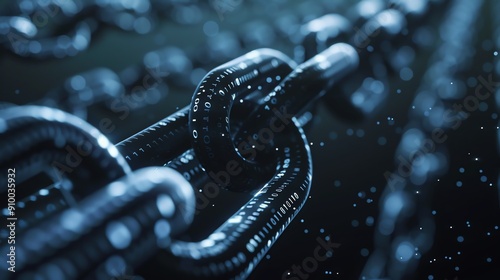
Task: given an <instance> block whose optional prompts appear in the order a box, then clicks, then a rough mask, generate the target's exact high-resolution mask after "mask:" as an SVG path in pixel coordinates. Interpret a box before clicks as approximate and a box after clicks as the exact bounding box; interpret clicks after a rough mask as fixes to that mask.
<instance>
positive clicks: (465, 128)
mask: <svg viewBox="0 0 500 280" xmlns="http://www.w3.org/2000/svg"><path fill="white" fill-rule="evenodd" d="M184 2H185V3H187V2H188V1H184ZM235 2H236V1H235ZM311 2H312V1H273V2H269V3H266V2H265V1H242V3H241V4H239V5H236V6H235V7H234V9H232V10H231V11H227V12H225V13H223V14H222V18H221V17H219V16H218V14H217V11H216V10H215V9H214V8H213V7H210V6H208V5H206V4H203V5H201V7H202V11H203V13H202V17H201V18H200V21H199V22H197V23H195V24H192V25H185V24H181V23H178V22H176V21H175V20H172V18H169V17H168V16H167V17H165V18H162V19H160V21H159V22H158V24H157V26H155V27H154V29H153V30H152V32H151V33H148V34H143V35H139V34H136V33H134V32H126V31H122V30H120V29H118V28H115V27H111V26H106V27H103V28H102V29H101V30H100V31H99V32H98V33H97V35H96V36H95V37H93V38H92V39H93V40H92V43H91V45H90V47H89V49H88V50H86V51H85V52H83V53H81V54H78V55H77V56H75V57H70V58H64V59H47V60H35V59H27V58H20V57H17V56H15V55H12V54H10V53H8V52H3V53H1V56H0V69H1V70H0V71H1V72H0V85H1V86H0V101H7V102H12V103H15V104H18V105H22V104H28V103H33V102H36V101H37V100H39V99H41V98H42V97H43V96H44V95H45V94H46V93H47V92H48V91H50V90H51V89H54V88H56V87H58V86H61V85H62V84H63V83H64V81H65V80H66V79H67V78H68V77H70V76H72V75H75V74H77V73H80V72H83V71H87V70H90V69H93V68H96V67H107V68H110V69H112V70H114V71H116V72H120V71H121V70H123V69H125V68H126V67H128V66H130V65H134V64H140V63H141V61H142V58H143V56H144V54H146V53H147V52H149V51H152V50H156V49H159V48H161V47H164V46H168V45H172V46H178V47H181V48H182V49H184V50H185V51H186V52H187V53H188V54H190V55H191V56H196V55H199V54H200V53H201V52H202V49H203V48H205V47H206V45H205V44H206V41H207V36H206V35H205V34H204V32H203V24H204V23H205V22H206V21H209V20H210V21H213V22H215V23H217V25H218V26H219V33H220V32H226V31H227V32H233V34H236V35H238V36H239V37H240V38H244V37H245V36H248V34H251V33H258V32H259V30H255V29H251V28H249V27H248V23H250V22H254V21H260V20H262V21H264V22H268V23H272V22H274V21H275V20H276V19H277V18H279V17H280V16H282V15H285V14H291V15H296V16H297V17H298V18H299V19H300V20H301V21H307V20H310V19H313V18H315V17H317V16H319V15H321V14H322V12H323V11H322V10H321V9H320V8H317V6H319V4H317V3H314V4H313V3H311ZM318 2H320V1H318ZM324 2H325V3H326V2H328V1H324ZM332 2H333V1H332ZM353 2H355V1H346V2H345V3H341V4H330V6H331V7H332V9H334V11H338V12H339V13H343V12H344V11H346V10H347V8H348V7H350V6H352V5H353ZM493 2H494V1H486V3H485V5H483V8H482V12H481V15H482V16H481V17H480V18H479V19H478V22H477V26H476V29H475V30H470V32H474V34H475V35H476V36H475V37H476V40H475V43H474V44H475V50H476V54H475V57H474V62H473V64H472V65H471V67H470V69H469V70H468V73H467V75H466V76H464V77H461V79H463V80H464V81H465V80H466V79H468V78H469V77H477V76H479V75H483V76H485V77H486V76H487V75H488V74H490V73H492V72H491V69H490V68H489V67H488V66H484V65H485V63H492V62H493V61H494V59H495V56H494V54H493V53H494V51H500V50H499V49H495V48H494V47H493V43H492V42H493V41H492V40H493V39H492V36H493V35H492V34H493V28H492V27H493V24H492V16H493V13H492V10H491V9H492V6H493V5H492V3H493ZM179 5H185V4H183V1H179ZM334 6H338V7H334ZM335 9H337V10H335ZM173 13H174V12H172V14H171V15H172V17H173ZM436 21H437V19H434V22H431V27H432V28H433V29H431V30H433V32H434V33H433V35H434V36H435V38H437V30H436V28H435V27H436V26H437V24H436ZM245 30H248V31H245ZM260 32H263V31H260ZM246 33H248V34H246ZM269 38H271V37H268V39H269ZM435 42H436V44H438V43H439V42H438V39H435ZM255 47H270V48H274V49H277V50H280V51H283V52H284V53H286V54H288V55H290V56H293V44H292V43H291V42H289V41H287V40H286V39H284V38H281V37H278V36H276V37H275V38H274V40H267V41H264V42H263V43H259V44H254V45H252V44H247V45H246V46H245V48H242V49H239V50H236V53H237V54H238V55H240V54H243V53H245V52H246V51H248V50H251V49H253V48H255ZM433 47H435V46H433ZM433 47H431V48H429V49H424V50H418V51H417V58H418V59H417V60H416V62H415V63H413V64H412V65H411V68H412V69H413V72H414V77H413V79H411V80H410V81H403V80H401V79H400V78H399V77H397V76H394V77H391V80H390V81H391V83H390V84H391V89H390V94H389V98H388V99H387V102H385V103H383V104H382V105H381V106H380V107H379V108H378V110H377V113H376V114H374V115H373V116H370V118H369V119H367V120H365V121H362V122H358V123H353V122H349V121H346V120H341V119H339V118H337V117H336V116H335V115H333V114H332V113H331V112H330V110H329V108H328V106H326V105H325V104H323V102H321V101H320V102H319V103H318V104H317V111H316V114H315V116H314V119H313V121H312V125H311V126H310V128H308V130H307V137H308V141H309V142H310V143H311V150H312V156H313V160H314V169H313V170H314V171H313V185H312V190H311V194H310V195H311V197H310V199H309V201H308V202H307V203H306V205H305V206H304V208H303V209H302V211H301V212H300V214H299V215H298V216H297V217H296V218H295V220H294V221H293V222H292V224H291V225H290V226H289V227H288V229H286V230H285V232H284V234H283V235H282V236H281V237H280V238H279V240H278V241H277V242H276V244H275V245H274V246H273V247H272V249H271V250H270V251H269V253H268V255H267V256H266V257H265V258H264V259H263V260H262V261H261V263H260V264H259V265H258V266H257V268H256V269H255V271H254V272H253V273H252V275H251V276H250V279H281V277H282V275H283V273H284V272H285V271H286V270H288V269H290V267H291V266H292V265H293V264H300V263H301V262H302V261H303V260H304V258H306V257H308V256H312V253H313V250H314V249H315V248H316V246H317V245H318V243H317V242H316V238H317V237H324V236H327V235H329V236H330V237H331V238H332V240H333V241H334V242H335V243H340V244H341V246H340V247H339V248H336V249H335V250H334V254H333V257H332V258H329V259H328V260H326V261H324V262H320V263H319V267H318V269H317V270H316V271H315V272H313V273H311V275H310V278H309V279H357V278H358V277H359V275H360V272H361V270H362V269H363V267H364V265H365V262H366V260H367V257H366V256H363V254H362V250H363V249H365V250H368V251H369V252H372V249H373V242H374V231H375V230H374V228H375V227H374V226H369V225H367V224H366V223H365V221H366V219H367V217H373V218H374V219H375V222H376V221H377V216H378V212H379V210H378V209H379V203H380V200H379V197H380V195H381V193H382V191H383V189H384V187H385V185H386V181H385V178H384V176H383V174H384V173H385V172H386V171H393V170H395V167H396V165H395V160H394V155H395V148H396V147H397V145H398V143H399V140H400V137H401V131H402V129H403V128H404V127H405V125H406V124H407V123H408V118H409V114H408V112H409V110H410V107H411V105H410V104H411V102H412V100H413V97H414V94H415V90H416V89H417V88H418V86H419V85H420V81H421V78H422V73H423V72H424V71H425V69H426V67H427V65H428V57H429V55H430V54H431V53H432V51H433ZM235 57H236V56H235ZM497 60H498V58H497ZM221 62H223V61H221ZM217 65H218V64H216V63H215V62H211V63H207V64H206V65H204V66H203V68H204V70H205V71H208V70H210V69H211V68H213V67H215V66H217ZM497 79H498V78H497ZM195 87H196V85H195V84H192V85H190V86H186V87H176V86H172V85H169V91H168V95H167V97H166V98H164V99H162V100H161V101H160V102H158V103H157V104H154V105H150V106H147V107H145V108H142V109H139V110H136V111H133V112H132V113H131V115H130V116H128V117H127V118H125V119H124V120H121V119H119V118H118V116H117V114H115V113H113V112H111V111H109V110H107V109H106V108H105V107H104V106H102V105H99V104H97V105H94V106H92V107H91V108H89V118H88V121H89V122H90V123H91V124H93V125H95V126H98V124H99V120H100V119H102V118H104V117H108V118H111V119H112V120H113V123H114V124H115V125H116V126H117V129H116V130H115V131H113V132H112V133H109V134H107V136H108V137H109V138H110V139H111V141H112V142H114V143H117V142H119V141H121V140H123V139H124V138H126V137H128V136H130V135H132V134H133V133H135V132H137V131H139V130H142V129H143V128H145V127H147V126H148V125H150V124H152V123H154V122H156V121H158V120H160V119H162V118H164V117H166V116H167V115H169V114H171V113H173V112H174V111H176V110H177V109H179V108H182V107H184V106H185V105H187V104H188V103H189V102H190V99H191V95H192V93H193V92H194V89H195ZM398 90H400V93H398V92H397V91H398ZM473 90H474V88H473V87H469V88H468V94H473ZM485 102H486V103H487V109H486V110H485V111H481V110H477V111H475V112H474V113H472V114H471V116H470V118H469V119H467V120H466V121H465V122H464V123H463V125H462V126H461V127H460V128H459V129H458V130H456V131H449V132H448V135H449V139H448V140H447V141H446V142H445V146H446V147H447V149H448V156H449V165H448V167H447V172H446V174H445V175H443V176H440V177H439V181H437V180H436V181H435V182H434V183H432V184H428V185H425V186H424V187H425V188H430V189H432V201H431V205H432V209H433V210H435V211H436V215H435V216H434V222H435V225H436V234H435V236H434V243H433V247H432V249H431V250H430V251H429V252H428V253H426V254H424V255H423V256H422V258H421V260H420V265H419V267H418V269H417V272H416V274H415V279H428V277H429V275H432V276H433V277H434V279H499V278H500V276H499V272H500V254H499V253H498V249H499V248H500V242H499V241H500V230H499V229H498V226H500V215H499V199H500V196H499V189H498V171H499V168H498V167H499V161H498V152H497V145H498V144H497V143H498V139H497V133H498V121H497V119H496V115H495V114H496V113H498V105H496V103H495V98H494V97H493V95H492V96H491V97H490V98H488V99H487V100H486V101H485ZM388 117H389V118H394V122H389V121H388V119H387V118H388ZM351 134H352V135H351ZM381 137H384V138H385V139H386V144H384V145H381V144H380V143H379V141H380V138H381ZM460 168H464V169H465V172H464V173H461V172H460V171H459V169H460ZM481 176H486V177H487V179H486V182H482V181H481V179H480V178H481ZM457 181H461V182H462V186H461V187H457V184H456V183H457ZM372 187H375V188H376V191H375V192H372V191H371V190H373V188H372ZM360 192H364V193H365V195H364V196H363V198H361V197H359V196H358V193H360ZM367 199H372V200H373V202H370V203H369V202H367ZM353 204H356V207H354V206H353ZM353 221H358V222H359V225H358V226H354V225H353ZM354 224H356V222H355V223H354ZM468 225H470V226H468ZM458 236H463V238H464V241H463V242H458V240H457V237H458ZM459 252H460V253H459ZM487 258H491V262H488V261H487ZM434 259H435V260H434ZM150 268H151V267H148V269H147V270H146V269H142V270H141V269H139V270H138V271H137V273H136V274H137V275H142V276H143V277H144V278H146V279H148V278H149V277H151V275H152V273H153V272H152V271H151V270H149V269H150ZM457 268H458V269H457ZM157 269H158V270H159V271H161V270H160V268H157ZM159 271H156V272H154V273H157V272H159Z"/></svg>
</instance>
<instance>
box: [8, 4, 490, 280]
mask: <svg viewBox="0 0 500 280" xmlns="http://www.w3.org/2000/svg"><path fill="white" fill-rule="evenodd" d="M367 3H371V4H372V7H371V9H370V10H369V11H370V13H369V15H365V14H358V15H357V16H356V17H355V18H354V20H352V21H350V20H348V19H346V18H345V17H343V16H341V15H338V14H329V15H324V16H322V17H320V18H317V19H313V20H311V21H309V22H308V23H306V24H304V25H302V26H301V27H300V28H299V29H300V33H298V35H297V36H295V37H294V39H293V40H294V41H295V43H297V46H296V47H295V50H294V58H295V61H293V60H291V59H290V58H288V57H287V56H286V55H284V54H283V53H281V52H279V51H276V50H271V49H257V50H254V51H251V52H249V53H247V54H245V55H243V56H241V57H239V58H236V59H233V60H231V61H229V62H227V63H225V64H223V65H221V66H219V67H216V68H215V69H213V70H212V71H210V72H209V73H208V74H207V75H205V77H204V78H203V79H202V81H201V82H200V83H199V84H198V87H197V89H196V90H195V93H194V95H193V98H192V102H191V104H190V105H189V106H187V107H185V108H183V109H181V110H179V111H178V112H176V113H174V114H172V115H170V116H168V117H166V118H165V119H163V120H161V121H159V122H157V123H156V124H154V125H152V126H150V127H148V128H146V129H145V130H143V131H141V132H139V133H137V134H135V135H133V136H131V137H129V138H127V139H125V140H124V141H122V142H120V143H118V144H116V145H111V144H110V143H109V141H108V140H107V138H106V137H105V136H104V135H102V134H101V133H100V132H99V131H98V130H97V129H95V128H93V127H91V126H90V125H89V124H87V123H86V122H85V121H83V120H82V119H79V118H76V117H75V116H73V115H71V114H69V113H67V112H63V111H61V110H59V109H53V108H48V107H45V106H56V105H57V106H61V103H62V104H63V106H61V107H62V109H65V110H66V111H70V112H71V113H73V114H76V115H78V116H80V117H83V118H85V117H86V107H88V106H89V105H90V104H92V103H93V102H101V101H106V100H108V101H109V100H113V99H114V98H116V97H117V96H121V95H123V94H124V92H125V91H126V90H125V89H126V88H128V89H130V88H132V86H133V84H134V82H130V80H132V81H138V80H140V79H141V78H143V77H145V75H150V78H154V76H155V75H154V74H151V72H148V71H149V70H151V69H154V73H156V74H157V76H159V77H163V78H166V77H170V75H172V76H171V78H172V80H177V79H176V77H179V76H181V75H179V76H176V70H178V72H177V74H178V73H185V72H187V71H191V70H192V69H193V65H190V63H189V62H188V61H189V59H188V58H187V56H186V55H185V54H184V53H183V51H182V50H179V49H173V48H168V49H164V50H160V51H157V52H151V53H149V54H147V55H146V56H145V57H144V64H143V65H141V66H140V67H138V68H137V67H135V68H130V69H127V71H124V72H123V73H121V74H120V75H119V74H116V73H114V72H113V71H111V70H109V69H96V70H93V71H90V72H86V73H82V74H79V75H76V76H73V77H72V78H70V79H68V81H67V82H66V84H65V85H64V86H63V87H62V88H61V89H58V90H56V91H54V92H55V93H54V95H53V96H52V97H51V98H48V99H44V100H41V101H40V102H38V104H39V105H45V106H36V105H31V106H23V107H17V106H14V105H12V106H11V105H5V107H6V108H5V109H3V110H0V117H1V119H0V147H1V149H2V150H1V151H2V155H3V157H2V159H1V160H0V166H2V168H15V169H16V170H17V171H18V178H19V182H20V183H21V182H22V181H23V180H28V179H29V178H30V177H32V176H33V175H35V174H37V173H40V172H46V173H47V174H49V175H50V176H51V178H53V180H54V181H55V184H53V185H51V186H50V187H48V188H43V189H38V187H39V186H38V187H34V188H32V189H26V190H23V192H24V195H25V196H27V197H30V198H31V197H33V199H30V200H27V201H23V205H24V207H23V208H25V211H26V213H27V214H26V217H27V218H26V220H25V222H24V224H23V225H21V229H20V235H19V237H18V240H19V242H18V245H17V246H16V247H17V250H18V251H17V252H18V262H17V265H16V269H17V270H18V273H20V274H21V276H22V277H27V278H30V277H34V275H38V276H41V277H45V278H47V279H54V277H60V278H64V279H69V278H79V277H90V278H98V279H109V277H117V276H120V275H122V274H124V273H126V272H127V271H129V270H130V269H132V268H133V267H136V266H138V265H140V263H141V261H143V260H144V259H145V258H147V257H149V256H152V255H153V254H156V253H157V252H158V251H159V252H160V254H164V255H165V256H166V259H168V260H169V264H168V265H169V267H170V268H169V269H172V270H174V269H175V270H178V271H180V272H181V273H184V274H185V275H190V276H196V277H208V278H220V277H222V278H234V279H244V278H246V277H248V275H249V274H250V273H251V272H252V270H253V269H254V268H255V266H256V265H257V264H258V263H259V262H260V261H261V260H262V258H263V257H264V255H265V254H266V253H267V251H268V250H269V249H270V247H271V246H272V245H273V244H274V243H275V242H276V240H277V239H278V238H279V236H280V235H281V233H282V232H283V231H284V230H285V228H286V227H287V226H288V225H289V223H290V222H291V221H292V220H293V218H294V217H295V216H296V215H297V213H298V212H299V211H300V209H301V208H302V206H303V205H304V203H305V202H306V201H307V198H308V194H309V190H310V187H311V181H312V159H311V154H310V151H309V146H308V143H307V140H306V136H305V133H304V130H303V128H302V127H303V125H304V124H305V123H307V121H303V122H301V121H300V119H301V118H298V117H299V116H301V114H302V113H303V112H304V110H307V109H308V106H311V104H314V102H315V101H316V100H317V99H318V98H321V97H324V98H325V101H326V102H327V104H329V106H330V108H331V109H332V110H333V111H334V112H335V113H336V114H337V115H338V116H340V117H343V118H348V119H359V118H366V117H369V116H370V115H371V114H372V113H373V112H374V111H375V110H376V108H377V107H378V106H379V104H380V103H382V102H383V101H384V100H385V98H386V97H387V92H388V88H389V85H388V80H387V76H388V75H390V74H391V73H392V72H399V70H400V69H402V68H403V67H405V66H407V65H408V64H409V63H411V60H408V59H406V56H405V55H404V53H405V51H408V49H409V48H414V47H419V46H422V45H425V44H426V42H425V40H420V39H418V37H417V36H415V35H414V34H415V33H416V32H417V29H418V27H419V24H420V21H422V20H424V19H426V18H427V17H428V16H429V14H430V11H432V10H436V8H440V9H441V8H443V7H448V5H445V3H441V2H437V3H434V2H430V1H425V0H420V1H389V3H387V5H382V4H381V3H382V2H381V1H365V2H363V3H362V4H365V5H367ZM157 5H158V7H161V6H162V5H161V1H151V2H150V1H142V2H141V1H129V2H128V1H88V2H83V1H82V2H80V1H57V0H54V1H20V2H19V3H18V4H17V5H15V6H16V8H17V12H18V13H19V14H20V15H19V14H18V15H14V16H8V17H2V18H0V35H2V37H1V40H2V41H0V43H2V44H3V45H4V47H6V48H7V49H9V50H10V51H12V52H13V53H15V54H17V55H20V56H30V57H35V58H47V57H51V56H54V57H59V58H61V57H65V56H72V55H76V54H77V53H78V52H80V51H83V50H84V49H86V48H87V46H88V45H89V43H90V39H91V34H92V33H93V32H95V31H96V30H98V27H99V25H100V24H102V23H106V24H112V25H117V26H119V27H120V28H122V29H125V30H135V31H136V32H138V33H145V32H148V31H149V28H151V27H152V25H153V22H154V13H153V11H155V12H159V10H156V8H155V7H156V6H157ZM360 5H361V4H360ZM165 6H167V7H169V5H167V4H165V5H164V6H163V7H165ZM480 7H481V1H466V0H463V1H460V0H457V1H452V2H451V4H449V8H450V10H449V11H447V14H446V16H445V18H444V22H443V24H442V29H443V30H445V31H448V32H445V34H447V35H448V36H451V37H446V36H444V37H443V38H442V39H443V44H442V48H440V49H438V51H437V52H436V53H437V54H436V56H435V57H434V58H433V59H432V61H433V62H432V63H431V67H429V70H428V71H427V73H426V75H425V76H424V81H423V86H422V87H421V88H420V89H419V90H418V91H417V95H416V99H415V110H414V111H413V114H414V116H412V118H413V119H414V120H416V122H415V123H412V124H410V125H409V126H408V127H407V128H406V129H405V133H404V135H403V139H402V141H401V144H400V146H399V148H398V153H399V155H400V156H402V157H408V156H409V154H410V153H412V152H413V151H415V150H421V149H422V147H424V146H425V144H426V143H425V140H426V138H425V137H426V136H427V135H429V134H430V133H431V134H430V135H435V130H432V129H435V127H438V128H439V129H445V128H446V127H443V126H442V125H441V124H436V123H434V122H433V118H432V114H434V113H436V112H439V110H441V111H442V110H444V109H445V108H446V106H447V104H448V103H449V101H450V100H453V99H456V98H460V97H461V96H462V94H463V93H461V92H460V88H456V90H455V91H453V92H450V91H442V90H440V89H441V88H442V85H443V84H442V83H447V82H449V81H450V80H453V81H454V80H455V79H456V78H455V77H456V75H458V73H459V72H460V71H461V70H463V69H464V68H465V67H467V65H468V63H470V57H467V56H464V55H463V52H464V50H466V49H467V48H469V47H470V46H468V45H467V44H468V43H469V41H470V40H469V38H468V37H467V33H464V31H465V30H468V29H469V28H471V27H472V26H473V23H474V22H475V19H476V17H477V12H478V10H479V8H480ZM360 9H362V8H360ZM14 10H15V9H14ZM40 11H45V12H46V13H48V12H51V15H52V16H53V17H54V18H53V20H54V21H55V22H57V23H58V24H61V25H63V24H67V26H69V27H68V28H67V30H73V31H70V33H69V35H59V34H56V33H54V34H49V35H47V36H42V35H40V34H38V33H39V30H38V28H37V26H36V24H35V22H34V19H36V15H37V13H40ZM464 11H467V13H465V12H464ZM70 23H71V24H70ZM456 24H461V27H460V28H450V26H455V25H456ZM357 26H361V28H360V29H357ZM452 31H457V32H459V34H455V33H452ZM13 37H15V38H18V39H19V38H21V39H19V40H18V41H16V42H15V43H13V41H12V38H13ZM457 37H460V40H461V41H460V44H457V42H456V41H454V40H453V41H452V40H450V38H454V39H456V38H457ZM400 52H402V53H403V55H401V53H400ZM172 56H176V57H178V58H181V60H182V61H181V62H179V61H177V62H176V63H173V62H171V61H169V58H170V57H172ZM296 63H300V64H299V65H297V64H296ZM450 63H453V66H454V67H451V66H452V65H450ZM176 67H177V68H176ZM146 72H148V73H146ZM436 72H439V73H440V76H441V77H442V79H434V77H435V73H436ZM124 77H126V78H124ZM125 81H128V84H125V83H126V82H125ZM179 82H180V83H181V84H182V83H184V84H186V82H185V81H184V82H183V81H179ZM187 83H189V82H187ZM162 90H164V88H163V89H162V88H160V89H157V91H158V92H157V94H159V95H161V94H162V92H163V91H162ZM61 92H64V93H61ZM89 94H90V95H92V96H93V97H92V98H91V97H89ZM422 99H425V100H426V102H424V103H421V102H420V101H421V100H422ZM429 102H430V103H429ZM422 104H424V105H422ZM146 105H147V104H146ZM141 106H142V105H141ZM429 106H432V107H433V111H432V112H427V109H426V107H429ZM429 114H430V115H429ZM407 138H408V139H410V138H411V139H412V140H411V141H409V140H408V141H407V140H406V139H407ZM14 139H15V140H14ZM415 139H418V140H419V141H416V142H414V140H415ZM408 143H410V144H408ZM75 151H77V152H75ZM82 153H85V156H84V158H82V157H81V154H82ZM78 155H80V156H78ZM415 160H416V159H414V158H411V160H409V161H410V162H411V163H412V166H411V167H412V168H414V169H413V172H414V173H413V174H412V175H411V176H410V177H409V178H407V179H404V180H403V179H402V180H399V178H397V177H394V176H392V177H390V181H389V186H387V187H386V189H385V191H384V194H383V203H382V205H381V211H380V213H381V214H380V215H381V216H380V217H379V219H378V225H377V233H376V241H377V242H376V250H375V252H373V254H372V256H371V257H370V259H369V261H368V262H367V264H366V267H365V269H364V270H363V272H362V274H361V278H362V279H383V278H387V279H405V278H406V277H408V275H410V274H411V273H413V271H414V269H415V267H416V266H417V264H418V259H419V256H420V254H421V253H424V252H425V251H426V250H428V247H429V246H430V244H431V243H432V237H431V234H432V227H433V225H432V222H430V219H429V218H428V216H429V213H428V212H429V211H428V209H427V208H426V204H425V203H424V202H422V201H421V200H425V197H426V195H427V193H428V192H427V191H422V192H424V194H423V195H421V196H419V197H418V198H417V197H415V195H414V194H413V192H414V189H415V188H416V186H417V185H418V186H419V185H424V184H426V183H428V182H429V180H430V179H431V178H433V176H435V175H436V174H439V172H440V170H441V168H442V166H443V165H445V164H446V156H444V154H443V153H442V150H441V147H439V148H436V149H435V150H432V151H426V152H425V153H423V154H422V155H421V158H419V160H422V161H429V162H428V164H427V165H417V164H415V162H414V161H415ZM68 161H71V162H72V163H75V166H69V167H68V165H67V163H68ZM65 163H66V165H65ZM161 165H163V167H157V168H152V167H150V168H147V166H161ZM422 166H427V167H429V166H430V168H427V169H425V170H424V169H422V168H423V167H422ZM419 168H420V169H419ZM103 171H104V173H103ZM99 172H101V173H103V174H101V173H99ZM0 176H4V174H2V175H0ZM94 178H98V179H99V180H91V179H94ZM2 179H4V178H3V177H2ZM394 180H395V181H394ZM193 188H194V190H195V191H194V192H193ZM222 189H228V190H230V191H234V192H250V193H251V194H252V198H251V199H250V201H247V202H246V203H244V204H243V206H242V207H239V208H237V209H234V211H235V214H234V215H232V216H231V217H230V218H229V219H227V220H226V221H225V222H224V223H223V224H222V225H221V226H220V227H219V228H217V229H215V230H214V231H213V232H212V233H211V234H210V235H208V236H206V237H204V238H203V239H202V240H201V241H198V242H188V241H185V240H180V239H178V236H179V234H181V233H182V232H184V231H185V230H186V229H187V228H188V226H189V225H190V224H191V223H192V220H193V218H194V216H195V215H198V214H200V215H203V214H204V211H202V210H203V209H204V207H206V205H205V204H203V199H206V198H207V197H209V198H213V197H215V196H220V197H221V198H227V193H230V192H227V193H225V194H224V193H223V190H222ZM2 192H5V190H2ZM35 192H36V193H38V194H36V195H32V193H35ZM55 192H59V193H60V195H59V196H57V195H56V194H53V193H55ZM42 193H43V194H42ZM47 193H49V194H50V195H49V196H47V197H48V198H43V197H42V196H46V194H47ZM20 195H21V194H20ZM30 195H31V196H30ZM68 197H69V198H71V199H68ZM228 199H230V198H228ZM235 200H237V199H235ZM417 200H418V202H417ZM69 201H71V203H70V202H69ZM200 201H201V203H202V204H200ZM228 204H229V203H228ZM46 205H50V207H46V208H47V209H46V210H41V211H39V210H38V209H40V208H43V207H42V206H46ZM395 205H396V206H395ZM398 207H399V208H398ZM406 208H412V209H414V210H415V213H416V216H411V217H410V216H406V217H405V216H402V215H401V213H402V210H403V209H406ZM40 213H41V214H40ZM410 218H416V219H417V220H418V225H417V228H415V227H412V226H408V227H405V226H399V225H400V224H402V225H406V224H407V222H408V220H409V219H410ZM396 225H398V226H396ZM422 226H425V227H429V228H431V229H430V230H427V229H426V230H425V231H421V232H419V230H418V228H419V227H422ZM41 233H43V235H42V234H41ZM5 234H8V233H6V232H2V236H3V235H5ZM401 248H402V249H401ZM408 249H409V250H408ZM8 250H9V248H8V246H6V245H2V246H1V247H0V251H1V252H2V254H3V253H4V252H7V251H8ZM414 250H418V253H417V254H416V256H413V251H414ZM401 252H403V253H401ZM407 252H412V254H408V253H407ZM394 255H396V256H397V258H396V259H394V258H393V256H394ZM28 256H29V257H28ZM4 265H5V264H4ZM5 271H7V270H6V269H5V270H2V272H1V273H2V274H0V275H4V274H3V273H5ZM54 275H55V276H54ZM5 276H10V275H8V274H5Z"/></svg>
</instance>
